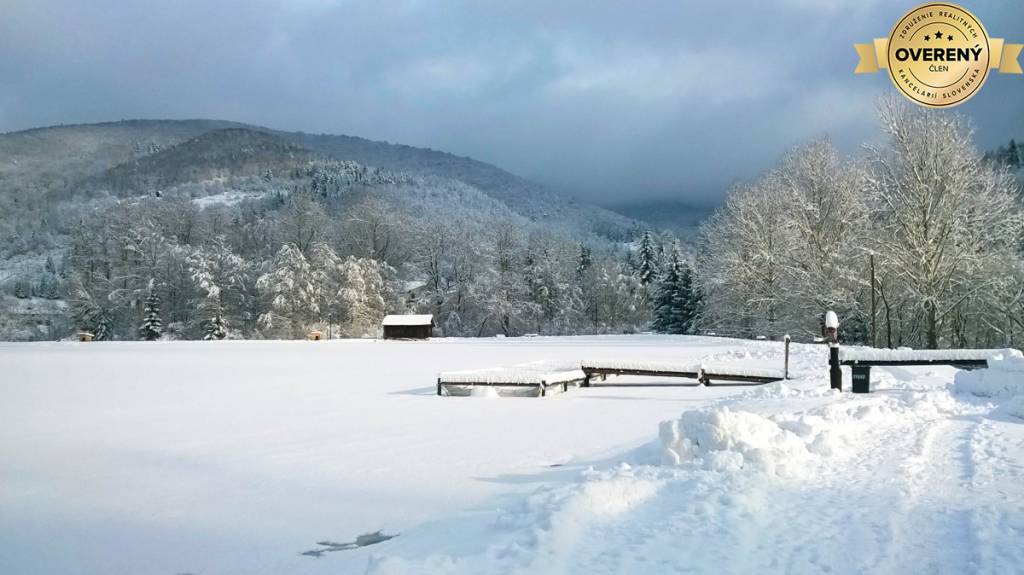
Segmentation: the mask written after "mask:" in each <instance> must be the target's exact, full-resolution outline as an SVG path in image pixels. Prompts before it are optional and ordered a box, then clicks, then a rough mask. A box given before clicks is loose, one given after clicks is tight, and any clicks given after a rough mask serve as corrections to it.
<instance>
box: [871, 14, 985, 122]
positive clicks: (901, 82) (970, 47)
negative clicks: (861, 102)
mask: <svg viewBox="0 0 1024 575" xmlns="http://www.w3.org/2000/svg"><path fill="white" fill-rule="evenodd" d="M888 57H889V76H890V77H891V78H892V81H893V83H894V84H896V87H897V88H899V90H900V91H901V92H903V94H904V95H906V96H907V97H908V98H910V99H911V100H913V101H915V102H917V103H919V104H923V105H925V106H931V107H933V108H947V107H950V106H956V105H957V104H961V103H963V102H966V101H967V100H968V99H969V98H970V97H971V96H973V95H974V94H976V93H977V92H978V90H980V89H981V86H982V84H984V83H985V78H986V77H987V76H988V70H989V59H990V57H991V55H990V53H989V41H988V34H987V33H986V32H985V28H984V27H983V26H982V25H981V22H980V21H979V20H978V19H977V18H975V17H974V15H973V14H971V13H970V12H968V11H967V10H964V9H963V8H961V7H959V6H955V5H953V4H945V3H936V4H926V5H924V6H920V7H918V8H915V9H913V10H911V11H910V12H909V13H908V14H907V15H906V16H904V17H903V18H902V19H900V21H899V23H897V24H896V27H895V28H893V30H892V35H891V36H889V48H888Z"/></svg>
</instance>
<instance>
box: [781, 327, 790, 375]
mask: <svg viewBox="0 0 1024 575" xmlns="http://www.w3.org/2000/svg"><path fill="white" fill-rule="evenodd" d="M782 339H783V341H785V342H786V360H785V363H784V364H783V367H782V379H789V341H790V339H791V338H790V337H789V334H788V333H787V334H786V336H785V337H784V338H782Z"/></svg>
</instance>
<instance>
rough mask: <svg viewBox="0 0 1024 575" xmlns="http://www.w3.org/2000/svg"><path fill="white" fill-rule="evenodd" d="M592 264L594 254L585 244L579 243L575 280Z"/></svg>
mask: <svg viewBox="0 0 1024 575" xmlns="http://www.w3.org/2000/svg"><path fill="white" fill-rule="evenodd" d="M592 265H594V256H593V254H591V252H590V248H588V247H587V245H586V244H584V243H582V242H581V243H580V251H579V255H577V256H576V281H577V282H579V281H581V280H582V279H583V277H584V276H585V275H586V273H587V270H588V269H590V266H592Z"/></svg>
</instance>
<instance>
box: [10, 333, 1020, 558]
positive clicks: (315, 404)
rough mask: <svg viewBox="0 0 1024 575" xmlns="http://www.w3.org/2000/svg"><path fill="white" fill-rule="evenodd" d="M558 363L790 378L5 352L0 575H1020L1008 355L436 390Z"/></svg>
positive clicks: (462, 346)
mask: <svg viewBox="0 0 1024 575" xmlns="http://www.w3.org/2000/svg"><path fill="white" fill-rule="evenodd" d="M574 358H578V359H580V360H582V359H586V358H601V359H603V360H606V361H622V362H673V363H687V364H701V363H705V362H713V363H724V364H741V365H745V366H749V367H751V368H755V367H756V368H779V367H781V363H782V344H781V343H773V342H746V341H736V340H727V339H717V338H697V337H671V336H622V337H578V338H543V337H541V338H523V339H491V340H433V341H429V342H383V341H330V342H305V341H301V342H216V343H211V342H169V343H160V342H157V343H141V342H140V343H114V344H106V343H91V344H76V343H62V344H0V398H2V401H0V573H4V574H7V573H33V574H34V573H44V574H45V573H80V574H90V573H133V574H148V573H153V574H173V573H194V574H197V575H199V574H208V573H373V574H392V573H417V574H419V573H588V574H589V573H686V572H694V573H701V572H716V573H730V572H731V573H748V572H775V573H794V572H797V573H800V572H804V573H819V572H832V573H861V572H878V573H905V572H922V573H928V572H936V573H967V572H969V573H1012V572H1022V571H1024V544H1022V543H1021V542H1022V541H1024V419H1021V416H1022V415H1024V410H1021V409H1020V408H1021V402H1020V397H1022V396H1024V389H1022V390H1018V389H1017V388H1016V387H1015V386H1014V385H1013V382H1017V383H1020V384H1021V386H1024V377H1018V376H1020V375H1024V367H1022V366H1021V365H1019V363H1020V361H1019V360H1012V359H1011V360H1007V361H1006V362H1004V363H1000V364H999V366H998V367H994V368H993V369H990V370H988V371H986V372H972V373H963V372H961V376H960V377H959V378H958V380H957V382H956V385H953V378H954V375H955V374H957V373H958V372H956V371H955V370H953V369H951V368H932V367H927V368H906V369H897V368H889V369H882V368H875V369H873V370H872V375H873V379H874V383H875V387H876V392H875V393H872V394H870V395H863V396H854V395H852V394H849V393H846V394H837V393H834V392H831V391H829V390H828V389H827V388H828V383H827V371H826V367H825V361H826V349H825V348H824V347H822V346H810V345H806V346H801V345H794V356H793V358H792V360H791V374H793V375H794V376H795V377H796V378H797V379H795V380H792V381H789V382H786V383H785V384H772V385H767V386H762V387H754V388H743V387H721V388H716V387H711V388H703V387H687V388H679V387H673V388H668V387H666V388H658V387H639V388H633V389H630V388H622V387H615V388H603V389H602V388H589V389H578V390H572V391H570V392H569V393H567V394H561V395H556V396H553V397H548V398H543V399H540V398H480V397H465V398H462V397H459V398H455V397H445V398H439V397H436V396H435V395H434V393H435V382H436V376H437V374H438V373H439V372H442V371H456V370H469V369H482V368H488V367H494V366H501V365H517V364H523V363H528V362H537V361H548V362H563V363H564V362H566V361H572V360H574ZM609 381H616V382H627V381H646V382H648V383H649V382H651V381H652V380H651V379H647V380H644V379H639V378H635V379H629V378H613V379H610V380H609ZM663 381H665V382H666V383H670V382H675V381H678V380H663ZM377 530H383V531H384V533H385V534H397V537H395V538H394V539H391V540H388V541H384V542H381V543H378V544H375V545H369V546H366V547H360V548H356V549H349V547H351V546H341V547H338V546H336V547H331V546H324V545H318V542H321V541H334V542H348V541H355V540H356V538H357V537H358V536H360V535H364V534H367V533H371V532H374V531H377ZM373 540H374V539H373V538H370V539H368V540H367V539H364V540H362V541H364V542H365V541H373ZM331 548H337V549H343V550H339V551H336V552H326V553H322V554H320V558H319V559H317V558H314V557H313V556H310V555H300V553H302V552H306V551H314V552H317V551H324V550H327V549H331Z"/></svg>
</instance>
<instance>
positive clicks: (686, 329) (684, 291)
mask: <svg viewBox="0 0 1024 575" xmlns="http://www.w3.org/2000/svg"><path fill="white" fill-rule="evenodd" d="M694 283H695V282H694V281H693V270H691V269H690V266H689V265H687V263H686V262H683V263H682V266H681V271H680V272H679V290H678V292H679V304H678V305H679V323H678V326H677V327H678V328H679V331H678V332H676V333H693V330H694V327H695V326H696V323H697V316H698V314H699V312H700V291H699V290H698V289H697V286H696V285H694Z"/></svg>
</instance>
